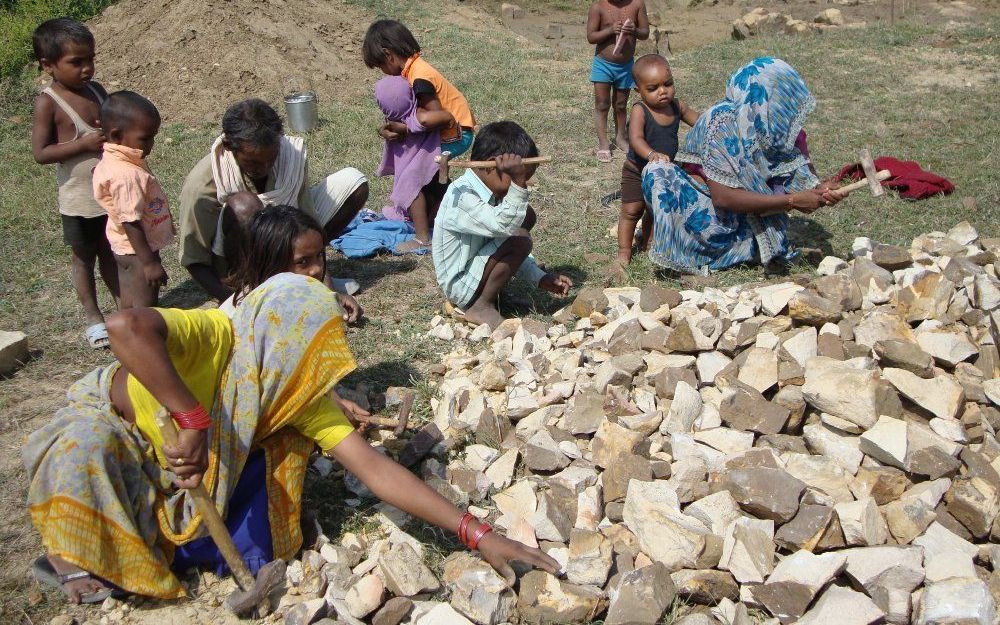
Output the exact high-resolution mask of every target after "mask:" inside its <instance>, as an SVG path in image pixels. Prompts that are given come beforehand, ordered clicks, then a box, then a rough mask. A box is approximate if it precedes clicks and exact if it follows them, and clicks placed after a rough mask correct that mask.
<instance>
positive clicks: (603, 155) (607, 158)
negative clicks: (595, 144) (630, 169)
mask: <svg viewBox="0 0 1000 625" xmlns="http://www.w3.org/2000/svg"><path fill="white" fill-rule="evenodd" d="M597 160H598V161H600V162H601V163H610V162H611V150H598V151H597Z"/></svg>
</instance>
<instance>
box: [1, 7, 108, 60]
mask: <svg viewBox="0 0 1000 625" xmlns="http://www.w3.org/2000/svg"><path fill="white" fill-rule="evenodd" d="M113 1H114V0H0V79H3V78H7V77H9V76H10V75H12V74H17V73H18V72H20V71H21V69H22V68H23V67H24V65H25V64H27V63H30V62H31V61H32V58H33V55H32V52H31V33H32V31H34V30H35V27H36V26H38V25H39V24H41V23H42V22H44V21H45V20H47V19H50V18H53V17H72V18H74V19H78V20H80V21H84V20H88V19H90V18H92V17H94V16H95V15H97V14H98V13H100V12H101V11H102V10H104V7H106V6H108V5H109V4H111V3H112V2H113Z"/></svg>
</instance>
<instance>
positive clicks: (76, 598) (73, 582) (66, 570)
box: [48, 555, 108, 603]
mask: <svg viewBox="0 0 1000 625" xmlns="http://www.w3.org/2000/svg"><path fill="white" fill-rule="evenodd" d="M48 560H49V564H51V565H52V568H53V570H55V572H56V574H57V575H58V576H59V577H60V579H64V578H66V577H67V576H69V577H75V576H76V575H78V574H83V575H80V576H79V577H77V578H76V579H69V580H67V581H65V582H62V591H63V592H64V593H66V597H67V598H68V599H69V602H70V603H80V601H81V599H82V598H83V597H84V596H86V595H92V594H94V593H98V592H101V591H103V590H107V589H108V588H107V586H105V585H104V584H102V583H101V582H100V580H97V579H95V578H93V577H91V576H90V574H89V573H87V571H84V570H83V569H81V568H80V567H78V566H75V565H73V564H70V563H69V562H67V561H66V560H63V559H62V558H60V557H59V556H51V555H50V556H48Z"/></svg>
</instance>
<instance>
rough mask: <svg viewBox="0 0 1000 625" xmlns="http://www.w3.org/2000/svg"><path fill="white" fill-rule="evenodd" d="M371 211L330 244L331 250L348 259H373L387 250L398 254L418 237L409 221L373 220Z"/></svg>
mask: <svg viewBox="0 0 1000 625" xmlns="http://www.w3.org/2000/svg"><path fill="white" fill-rule="evenodd" d="M373 215H375V213H372V212H371V211H368V210H363V211H361V212H359V213H358V214H357V215H356V216H355V217H354V219H352V220H351V223H349V224H347V227H346V228H344V231H343V232H341V233H340V236H339V237H337V238H336V239H334V240H333V241H330V246H331V247H333V249H335V250H337V251H339V252H340V253H341V254H343V255H344V256H346V257H347V258H369V257H371V256H374V255H376V254H378V253H379V252H381V251H382V250H386V251H388V252H390V253H392V254H397V252H396V246H397V245H399V244H400V243H405V242H407V241H409V240H410V239H412V238H413V237H414V234H415V233H414V231H413V226H412V225H411V224H409V223H406V222H405V221H391V220H388V219H375V220H373V219H372V216H373ZM428 251H429V250H426V249H424V250H418V251H416V252H414V253H416V254H420V255H423V254H426V253H427V252H428Z"/></svg>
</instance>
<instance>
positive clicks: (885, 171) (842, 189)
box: [835, 169, 892, 195]
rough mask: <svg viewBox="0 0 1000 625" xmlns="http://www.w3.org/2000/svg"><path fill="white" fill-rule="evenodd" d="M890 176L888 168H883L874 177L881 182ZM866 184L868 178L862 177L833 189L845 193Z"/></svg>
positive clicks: (863, 186)
mask: <svg viewBox="0 0 1000 625" xmlns="http://www.w3.org/2000/svg"><path fill="white" fill-rule="evenodd" d="M890 176H892V174H890V173H889V170H888V169H883V170H882V171H880V172H878V173H877V174H875V179H876V180H878V181H879V182H882V181H883V180H885V179H887V178H889V177H890ZM867 186H868V178H867V177H866V178H862V179H861V180H858V181H857V182H852V183H851V184H848V185H844V186H842V187H840V188H839V189H835V191H840V192H841V193H844V194H845V195H846V194H848V193H850V192H851V191H857V190H858V189H863V188H865V187H867Z"/></svg>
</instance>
